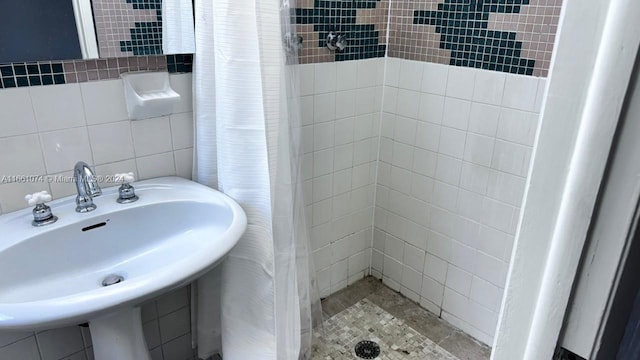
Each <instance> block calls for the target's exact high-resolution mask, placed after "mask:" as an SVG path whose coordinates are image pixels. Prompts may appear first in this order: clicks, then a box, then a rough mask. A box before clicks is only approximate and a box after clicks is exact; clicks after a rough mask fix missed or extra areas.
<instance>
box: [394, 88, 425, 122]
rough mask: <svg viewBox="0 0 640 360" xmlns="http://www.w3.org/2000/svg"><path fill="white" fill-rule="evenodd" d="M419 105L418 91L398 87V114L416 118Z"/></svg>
mask: <svg viewBox="0 0 640 360" xmlns="http://www.w3.org/2000/svg"><path fill="white" fill-rule="evenodd" d="M419 107H420V93H419V92H417V91H411V90H405V89H399V90H398V100H397V105H396V112H397V114H398V115H400V116H404V117H408V118H412V119H417V118H418V110H419Z"/></svg>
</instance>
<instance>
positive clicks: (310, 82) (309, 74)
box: [298, 64, 316, 96]
mask: <svg viewBox="0 0 640 360" xmlns="http://www.w3.org/2000/svg"><path fill="white" fill-rule="evenodd" d="M315 68H316V64H304V65H298V69H299V71H300V95H301V96H307V95H313V94H314V93H315V91H314V90H315V71H316V69H315Z"/></svg>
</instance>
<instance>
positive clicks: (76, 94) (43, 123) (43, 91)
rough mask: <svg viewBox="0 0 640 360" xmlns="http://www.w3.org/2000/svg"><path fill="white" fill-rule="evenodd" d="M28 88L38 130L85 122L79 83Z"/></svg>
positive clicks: (62, 127)
mask: <svg viewBox="0 0 640 360" xmlns="http://www.w3.org/2000/svg"><path fill="white" fill-rule="evenodd" d="M52 90H53V89H51V88H50V86H33V87H30V88H29V91H30V93H31V101H32V103H33V111H34V113H35V117H36V122H37V124H38V130H39V131H50V130H59V129H66V128H70V127H76V126H83V125H85V124H86V122H85V117H84V110H83V106H82V96H81V95H80V85H78V84H66V85H56V86H55V91H52Z"/></svg>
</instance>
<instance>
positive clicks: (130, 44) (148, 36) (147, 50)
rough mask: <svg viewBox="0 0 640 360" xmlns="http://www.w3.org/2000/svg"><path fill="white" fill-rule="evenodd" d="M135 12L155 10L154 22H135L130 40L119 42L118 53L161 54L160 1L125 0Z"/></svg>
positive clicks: (130, 30)
mask: <svg viewBox="0 0 640 360" xmlns="http://www.w3.org/2000/svg"><path fill="white" fill-rule="evenodd" d="M127 3H130V4H132V6H133V8H134V9H136V10H155V12H156V21H150V22H136V23H135V27H134V28H131V29H129V32H130V36H131V40H123V41H120V51H122V52H129V53H133V55H161V54H162V0H127Z"/></svg>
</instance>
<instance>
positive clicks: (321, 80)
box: [314, 62, 337, 94]
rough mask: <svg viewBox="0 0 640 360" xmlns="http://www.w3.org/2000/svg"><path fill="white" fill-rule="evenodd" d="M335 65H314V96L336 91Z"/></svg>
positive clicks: (332, 63) (331, 63) (330, 63)
mask: <svg viewBox="0 0 640 360" xmlns="http://www.w3.org/2000/svg"><path fill="white" fill-rule="evenodd" d="M336 72H337V68H336V63H334V62H327V63H319V64H316V65H315V83H314V91H315V93H316V94H323V93H328V92H335V91H336V90H337V77H336V76H337V75H336Z"/></svg>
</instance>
